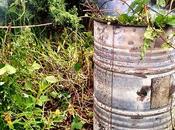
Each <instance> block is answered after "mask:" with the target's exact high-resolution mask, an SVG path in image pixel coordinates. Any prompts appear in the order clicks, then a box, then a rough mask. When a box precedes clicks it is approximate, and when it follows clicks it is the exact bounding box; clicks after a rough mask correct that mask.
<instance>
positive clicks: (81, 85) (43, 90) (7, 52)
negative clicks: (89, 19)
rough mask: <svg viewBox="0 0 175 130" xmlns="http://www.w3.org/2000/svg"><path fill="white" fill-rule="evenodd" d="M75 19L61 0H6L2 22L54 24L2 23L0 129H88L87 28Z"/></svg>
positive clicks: (89, 52) (75, 13) (89, 53)
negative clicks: (44, 24)
mask: <svg viewBox="0 0 175 130" xmlns="http://www.w3.org/2000/svg"><path fill="white" fill-rule="evenodd" d="M43 16H45V17H43ZM48 19H49V20H48ZM80 21H81V19H80V18H79V16H78V10H77V8H76V7H75V6H74V5H70V4H67V3H66V1H64V0H49V1H47V0H43V1H39V0H28V1H26V0H13V1H9V7H8V11H7V21H6V24H9V23H10V25H12V26H14V25H28V24H36V23H44V22H53V23H55V25H56V26H51V27H35V28H28V27H26V28H19V29H12V28H10V25H9V28H7V29H1V31H0V34H1V35H0V39H1V43H0V130H10V129H12V130H58V129H59V130H61V129H63V130H69V129H72V130H76V129H92V127H91V125H92V122H91V121H92V66H93V64H92V53H93V49H92V34H91V33H90V32H85V31H83V30H84V29H83V26H82V25H81V24H80Z"/></svg>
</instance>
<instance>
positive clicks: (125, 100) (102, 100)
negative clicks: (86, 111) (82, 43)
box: [94, 21, 175, 130]
mask: <svg viewBox="0 0 175 130" xmlns="http://www.w3.org/2000/svg"><path fill="white" fill-rule="evenodd" d="M144 32H145V27H127V26H117V25H107V24H106V23H101V22H97V21H95V22H94V37H95V45H94V46H95V47H94V48H95V54H94V62H95V68H94V87H95V88H94V130H172V127H173V126H172V125H173V120H174V119H173V117H174V115H173V114H174V112H173V109H174V98H173V94H174V90H175V89H174V77H175V76H174V71H175V50H174V49H172V48H164V49H163V48H161V47H160V46H161V43H163V41H162V40H161V39H156V40H155V42H154V43H153V44H152V47H151V49H149V50H147V52H146V54H145V56H144V58H143V59H141V56H140V54H141V52H140V50H141V49H140V48H141V46H142V45H143V39H144ZM173 32H175V30H174V29H173V28H171V29H167V30H166V34H170V33H173ZM171 41H172V42H173V44H174V42H175V39H173V38H172V39H171Z"/></svg>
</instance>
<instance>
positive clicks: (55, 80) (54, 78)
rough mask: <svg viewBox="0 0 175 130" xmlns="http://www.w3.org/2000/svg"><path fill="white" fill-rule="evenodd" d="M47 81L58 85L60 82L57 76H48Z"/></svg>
mask: <svg viewBox="0 0 175 130" xmlns="http://www.w3.org/2000/svg"><path fill="white" fill-rule="evenodd" d="M45 79H46V81H47V82H49V83H57V82H58V79H57V78H56V77H55V76H47V77H46V78H45Z"/></svg>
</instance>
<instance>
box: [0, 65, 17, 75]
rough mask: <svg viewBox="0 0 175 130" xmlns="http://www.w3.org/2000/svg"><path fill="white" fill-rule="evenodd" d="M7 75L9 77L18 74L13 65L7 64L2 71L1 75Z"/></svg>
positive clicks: (0, 70)
mask: <svg viewBox="0 0 175 130" xmlns="http://www.w3.org/2000/svg"><path fill="white" fill-rule="evenodd" d="M5 73H7V74H9V75H11V74H14V73H16V69H15V68H14V67H13V66H11V65H9V64H6V65H5V66H4V67H3V68H1V69H0V75H4V74H5Z"/></svg>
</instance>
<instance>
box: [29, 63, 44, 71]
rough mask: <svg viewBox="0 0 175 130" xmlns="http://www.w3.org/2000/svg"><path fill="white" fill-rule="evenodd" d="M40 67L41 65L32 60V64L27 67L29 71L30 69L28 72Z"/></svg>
mask: <svg viewBox="0 0 175 130" xmlns="http://www.w3.org/2000/svg"><path fill="white" fill-rule="evenodd" d="M40 68H41V66H40V65H39V64H38V63H36V62H34V63H33V64H32V66H30V67H29V71H30V72H33V71H35V70H39V69H40Z"/></svg>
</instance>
